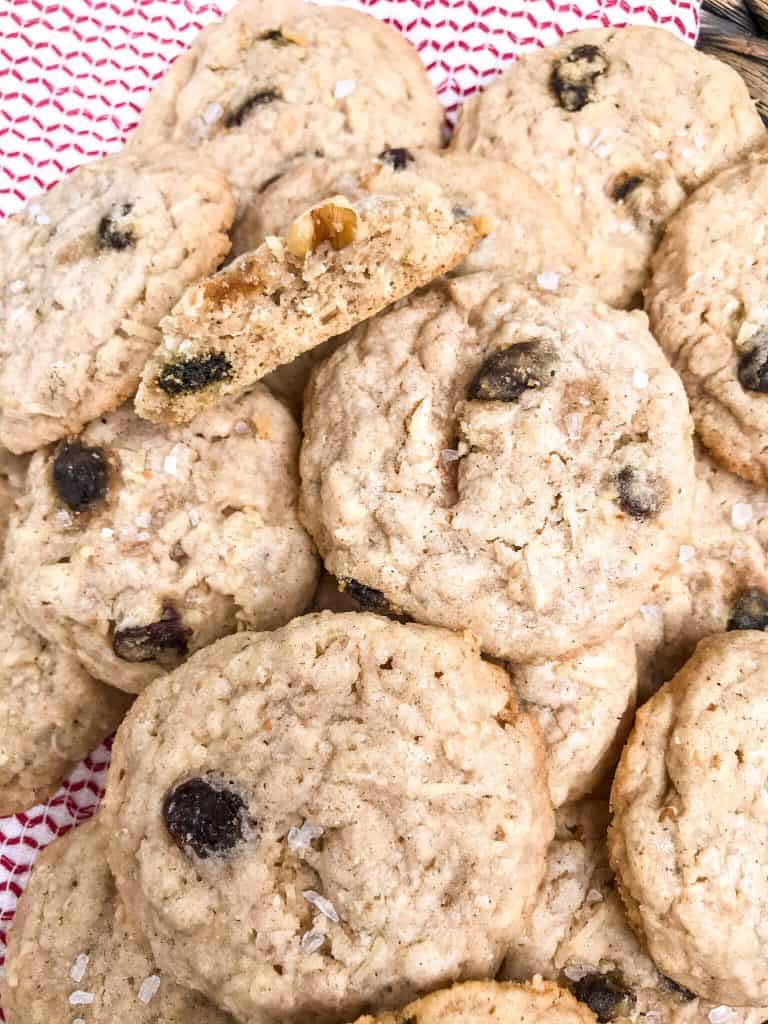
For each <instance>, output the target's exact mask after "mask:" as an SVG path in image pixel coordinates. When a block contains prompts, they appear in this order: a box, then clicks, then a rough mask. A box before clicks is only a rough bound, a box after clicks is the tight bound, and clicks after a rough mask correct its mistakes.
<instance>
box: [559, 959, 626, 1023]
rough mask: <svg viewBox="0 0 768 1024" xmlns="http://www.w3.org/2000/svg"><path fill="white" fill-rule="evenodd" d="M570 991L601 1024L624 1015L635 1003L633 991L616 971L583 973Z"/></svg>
mask: <svg viewBox="0 0 768 1024" xmlns="http://www.w3.org/2000/svg"><path fill="white" fill-rule="evenodd" d="M571 991H572V992H573V994H574V996H576V998H577V999H578V1000H579V1002H580V1003H585V1004H586V1005H587V1006H588V1007H589V1008H590V1010H591V1011H592V1012H593V1013H594V1015H595V1016H596V1017H597V1019H598V1020H599V1021H600V1022H601V1024H605V1022H606V1021H611V1020H615V1019H616V1018H617V1017H626V1016H627V1015H628V1014H629V1013H630V1011H631V1010H632V1007H633V1006H634V1005H635V1002H636V996H635V993H634V992H633V991H632V990H631V989H629V988H627V987H626V985H625V984H624V981H623V979H622V977H621V975H620V974H619V973H618V971H610V972H609V973H608V974H599V973H598V972H597V971H593V972H590V973H589V974H585V975H584V977H583V978H580V979H579V981H576V982H574V983H573V985H572V987H571Z"/></svg>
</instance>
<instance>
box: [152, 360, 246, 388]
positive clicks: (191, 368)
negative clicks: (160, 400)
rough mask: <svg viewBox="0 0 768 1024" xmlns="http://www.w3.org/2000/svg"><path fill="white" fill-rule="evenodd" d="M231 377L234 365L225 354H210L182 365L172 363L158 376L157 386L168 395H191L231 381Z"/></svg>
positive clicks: (186, 361)
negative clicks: (225, 381) (222, 382)
mask: <svg viewBox="0 0 768 1024" xmlns="http://www.w3.org/2000/svg"><path fill="white" fill-rule="evenodd" d="M231 376H232V363H230V361H229V360H228V359H227V357H226V356H225V355H224V353H223V352H208V353H207V355H202V356H196V357H195V358H193V359H185V360H184V361H182V362H180V363H170V364H169V365H168V366H166V367H164V369H163V370H162V372H161V373H160V374H159V375H158V377H157V386H158V387H159V388H160V390H161V391H164V392H165V393H166V394H167V395H190V394H192V393H193V392H195V391H202V390H203V389H204V388H207V387H210V386H211V384H218V382H219V381H222V380H229V379H230V377H231Z"/></svg>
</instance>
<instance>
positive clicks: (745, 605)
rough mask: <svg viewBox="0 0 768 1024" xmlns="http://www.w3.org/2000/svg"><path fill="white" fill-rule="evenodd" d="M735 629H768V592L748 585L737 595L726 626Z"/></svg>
mask: <svg viewBox="0 0 768 1024" xmlns="http://www.w3.org/2000/svg"><path fill="white" fill-rule="evenodd" d="M725 628H726V629H727V630H728V632H731V631H732V630H734V629H760V630H768V594H766V592H765V591H764V590H761V589H760V588H759V587H747V588H746V589H745V590H742V591H741V593H740V594H738V595H737V597H736V600H735V601H734V603H733V611H732V612H731V617H730V619H728V625H727V626H726V627H725Z"/></svg>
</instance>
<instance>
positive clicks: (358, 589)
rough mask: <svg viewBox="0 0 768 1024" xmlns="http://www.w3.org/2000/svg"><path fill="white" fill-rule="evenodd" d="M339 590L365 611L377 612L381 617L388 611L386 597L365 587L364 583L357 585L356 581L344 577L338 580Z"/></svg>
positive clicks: (373, 588) (378, 591)
mask: <svg viewBox="0 0 768 1024" xmlns="http://www.w3.org/2000/svg"><path fill="white" fill-rule="evenodd" d="M339 589H340V590H343V591H344V592H345V593H347V594H349V596H350V597H351V598H353V600H355V601H357V603H358V604H359V605H360V607H361V608H365V610H366V611H369V612H379V613H380V614H382V615H386V614H387V612H389V611H390V607H389V602H388V601H387V599H386V597H384V595H383V594H382V592H381V591H380V590H377V589H376V588H375V587H367V586H366V585H365V584H364V583H358V581H357V580H353V579H352V578H351V577H349V576H345V577H342V578H341V579H340V580H339Z"/></svg>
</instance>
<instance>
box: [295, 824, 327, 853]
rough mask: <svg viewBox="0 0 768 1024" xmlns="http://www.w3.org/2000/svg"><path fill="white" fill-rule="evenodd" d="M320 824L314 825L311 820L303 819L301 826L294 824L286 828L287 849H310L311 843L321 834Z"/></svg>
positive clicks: (321, 827)
mask: <svg viewBox="0 0 768 1024" xmlns="http://www.w3.org/2000/svg"><path fill="white" fill-rule="evenodd" d="M323 831H324V830H323V826H322V825H314V824H313V823H312V822H311V821H305V822H304V824H303V825H302V826H301V828H296V826H295V825H294V826H293V827H291V828H290V829H289V830H288V840H287V841H288V849H289V850H311V849H312V843H313V842H314V840H315V839H319V838H320V836H321V835H322V834H323Z"/></svg>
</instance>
